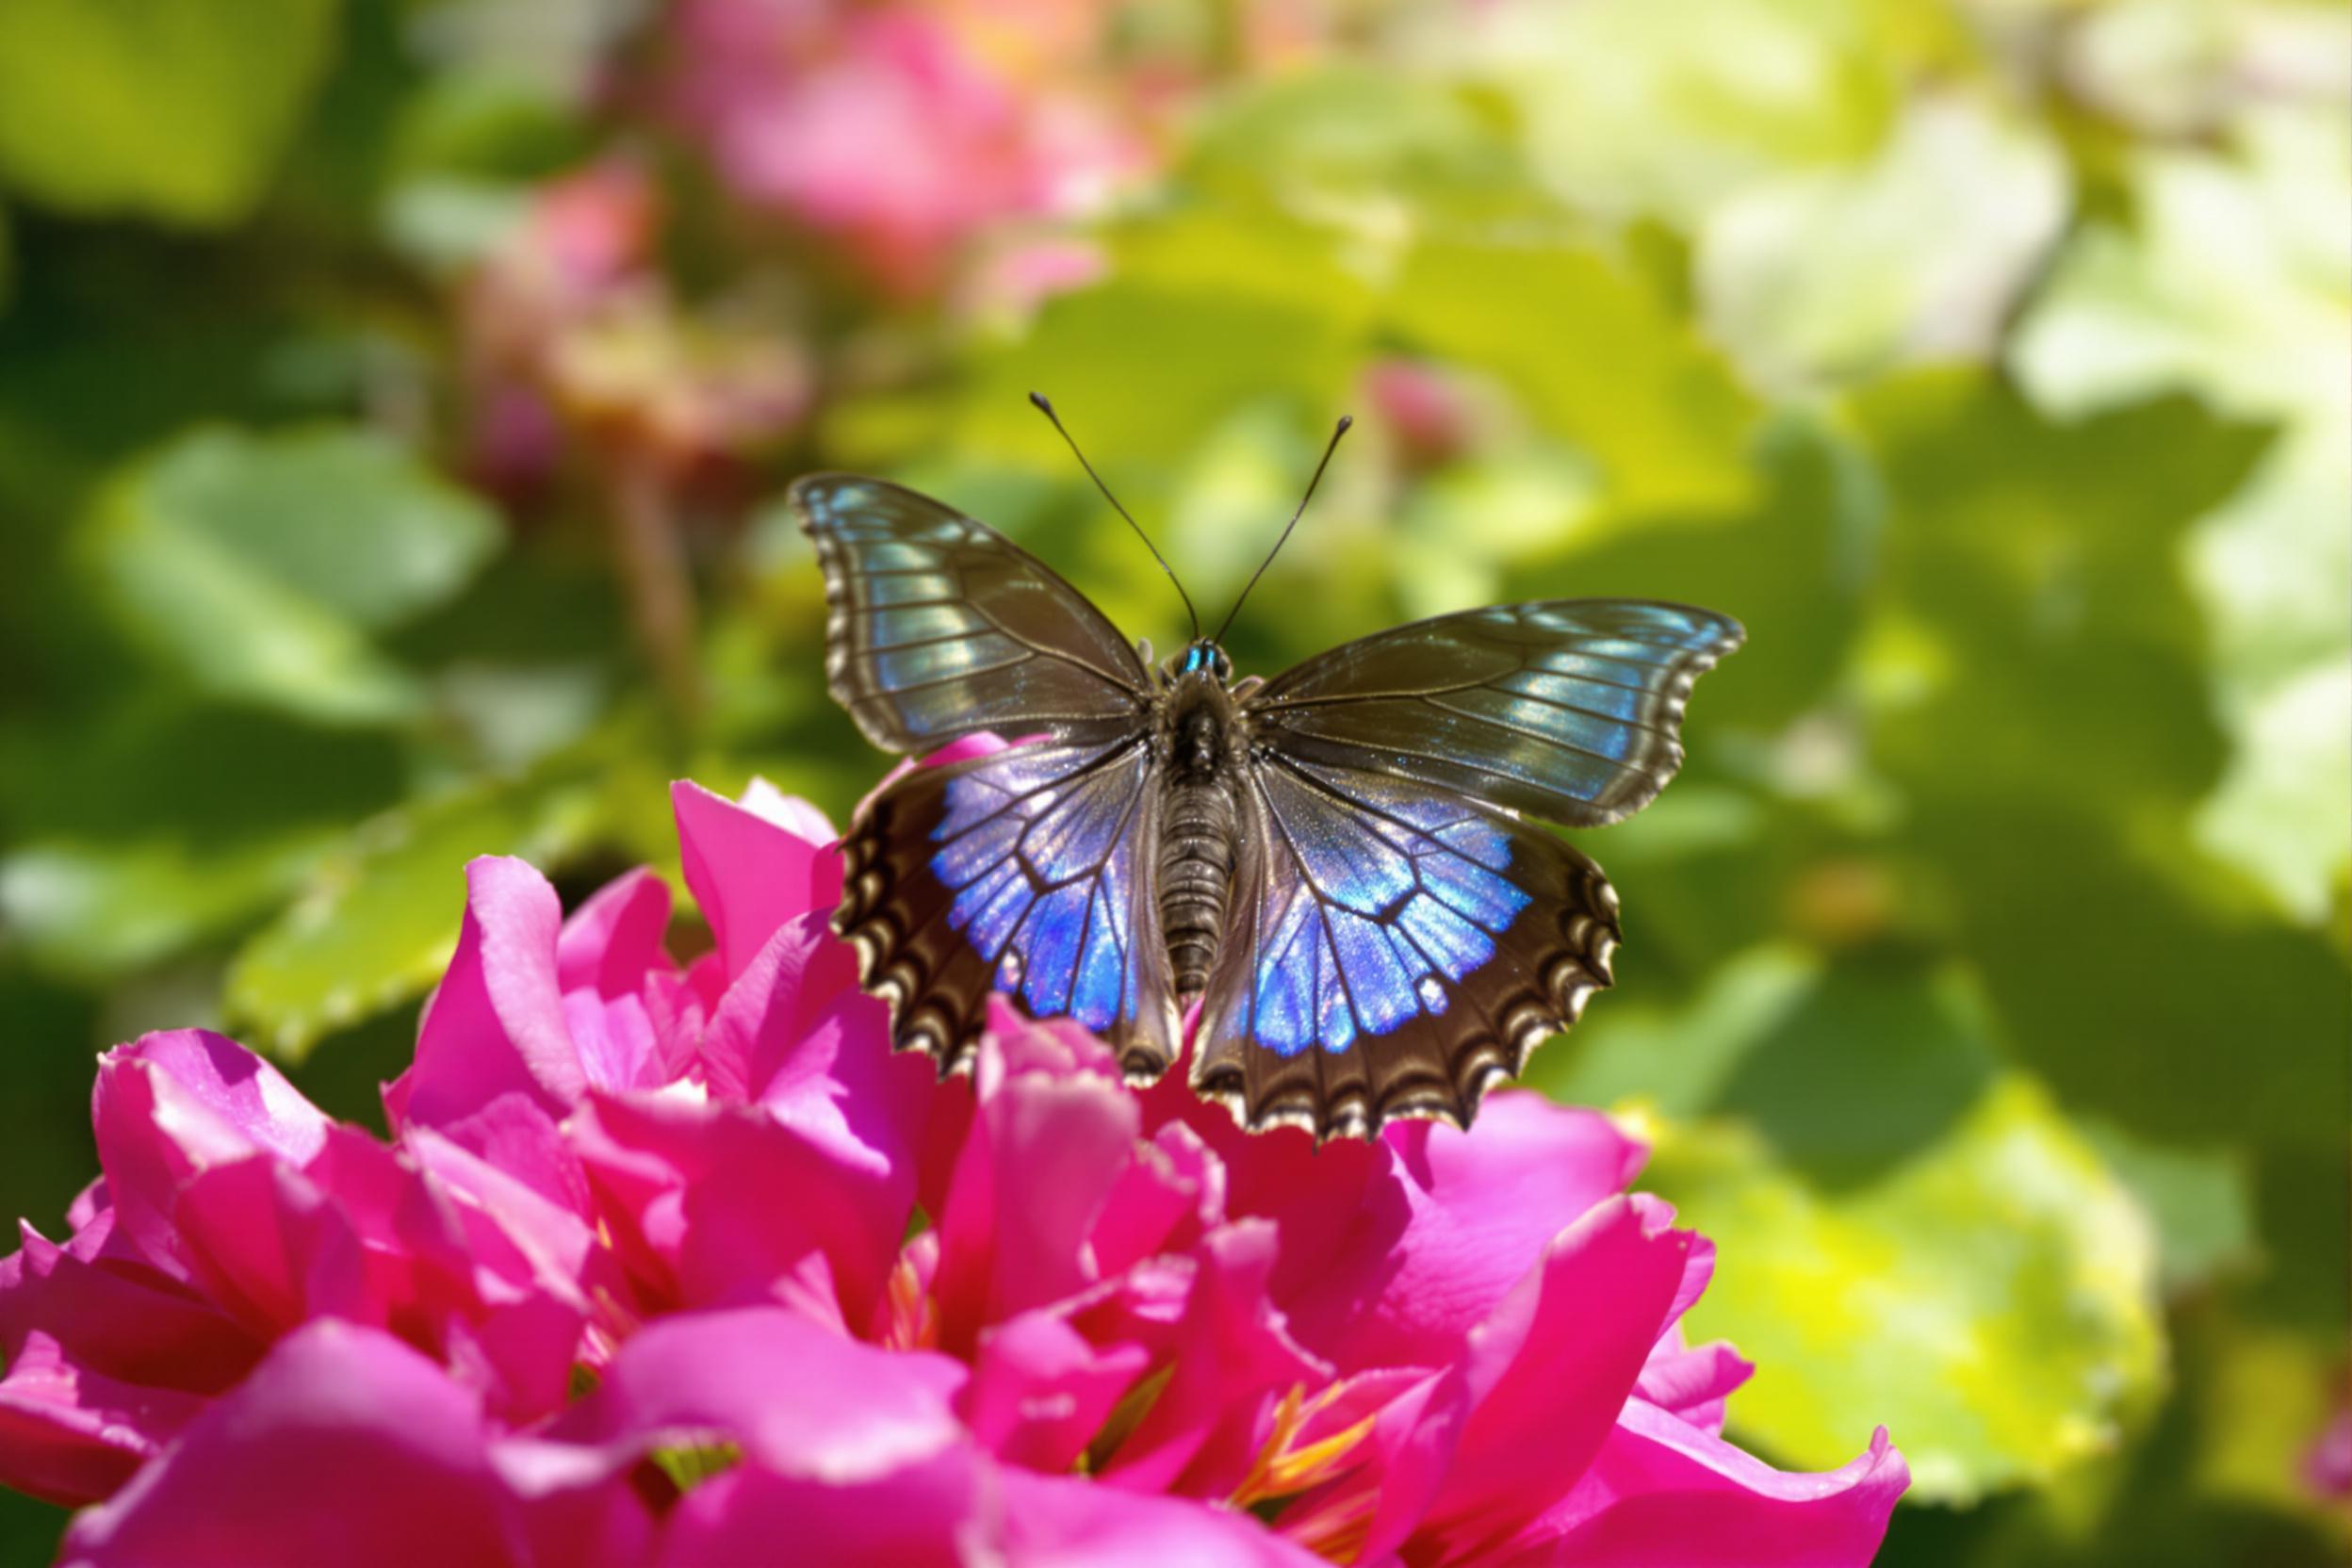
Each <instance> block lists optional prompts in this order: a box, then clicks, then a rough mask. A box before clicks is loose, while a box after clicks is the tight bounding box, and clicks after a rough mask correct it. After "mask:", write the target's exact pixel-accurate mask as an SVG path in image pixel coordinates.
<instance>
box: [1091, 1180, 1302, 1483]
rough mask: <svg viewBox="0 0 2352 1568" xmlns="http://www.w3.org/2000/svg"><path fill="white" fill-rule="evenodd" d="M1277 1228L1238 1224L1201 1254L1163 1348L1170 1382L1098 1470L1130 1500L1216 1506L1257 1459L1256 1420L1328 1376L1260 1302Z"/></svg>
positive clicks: (1220, 1234) (1209, 1240) (1211, 1240)
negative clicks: (1183, 1499)
mask: <svg viewBox="0 0 2352 1568" xmlns="http://www.w3.org/2000/svg"><path fill="white" fill-rule="evenodd" d="M1274 1238H1275V1232H1274V1227H1273V1226H1272V1225H1270V1224H1268V1223H1266V1221H1264V1220H1245V1221H1242V1222H1241V1223H1239V1224H1235V1225H1231V1226H1227V1227H1225V1228H1224V1229H1222V1230H1220V1231H1217V1233H1214V1234H1212V1235H1211V1236H1209V1237H1208V1238H1207V1240H1206V1241H1205V1242H1204V1243H1203V1244H1202V1246H1201V1250H1200V1253H1199V1264H1198V1268H1197V1272H1196V1273H1195V1276H1194V1280H1193V1286H1192V1290H1191V1293H1190V1294H1189V1296H1188V1297H1187V1298H1186V1299H1185V1302H1184V1317H1183V1319H1182V1320H1181V1321H1180V1322H1179V1323H1178V1324H1177V1327H1176V1332H1175V1335H1174V1337H1173V1341H1172V1344H1171V1345H1170V1348H1169V1359H1170V1360H1171V1361H1172V1363H1173V1364H1174V1368H1175V1370H1174V1372H1173V1373H1172V1375H1171V1376H1170V1377H1169V1379H1168V1386H1167V1387H1166V1388H1165V1389H1163V1390H1161V1392H1160V1396H1159V1397H1158V1398H1157V1399H1155V1400H1153V1401H1152V1408H1151V1409H1150V1410H1149V1411H1148V1412H1146V1413H1145V1414H1144V1417H1143V1419H1142V1420H1141V1421H1139V1422H1137V1423H1136V1425H1135V1430H1134V1431H1133V1432H1132V1433H1130V1434H1129V1435H1128V1437H1127V1440H1126V1441H1125V1442H1123V1443H1121V1444H1120V1445H1119V1448H1118V1450H1117V1452H1115V1453H1114V1454H1113V1455H1112V1457H1111V1459H1110V1461H1109V1462H1108V1463H1107V1464H1105V1465H1104V1467H1103V1478H1104V1480H1105V1482H1107V1483H1109V1484H1114V1485H1118V1486H1121V1487H1125V1488H1127V1489H1128V1490H1130V1491H1138V1492H1157V1491H1168V1490H1174V1491H1183V1492H1187V1493H1190V1494H1192V1495H1199V1496H1221V1495H1224V1494H1226V1493H1228V1492H1230V1491H1231V1490H1232V1489H1233V1486H1234V1485H1235V1484H1237V1483H1238V1482H1239V1481H1240V1479H1241V1478H1242V1476H1243V1475H1244V1474H1245V1473H1246V1472H1247V1471H1248V1470H1249V1468H1250V1462H1251V1461H1252V1460H1253V1459H1254V1458H1255V1457H1256V1454H1257V1451H1258V1447H1259V1439H1260V1431H1259V1427H1260V1419H1261V1417H1262V1416H1263V1415H1264V1414H1265V1413H1266V1410H1267V1409H1268V1408H1269V1407H1270V1406H1271V1405H1272V1404H1273V1402H1274V1401H1275V1400H1276V1399H1278V1398H1280V1397H1282V1395H1283V1394H1285V1393H1287V1392H1289V1391H1290V1390H1292V1389H1293V1388H1299V1387H1304V1388H1318V1387H1320V1386H1322V1385H1323V1384H1324V1383H1326V1382H1328V1381H1330V1380H1331V1368H1330V1367H1329V1366H1328V1365H1326V1364H1323V1363H1321V1362H1318V1361H1316V1360H1315V1358H1314V1357H1313V1356H1311V1355H1309V1354H1307V1353H1306V1352H1305V1351H1304V1350H1301V1349H1300V1348H1299V1346H1298V1345H1297V1344H1296V1343H1295V1342H1294V1341H1293V1340H1292V1339H1291V1337H1290V1335H1289V1334H1288V1333H1287V1332H1285V1331H1283V1328H1282V1315H1281V1314H1279V1313H1277V1312H1275V1311H1274V1309H1273V1307H1272V1305H1271V1304H1270V1303H1269V1302H1268V1301H1267V1299H1266V1280H1267V1278H1268V1276H1270V1275H1271V1274H1272V1272H1273V1267H1274V1258H1275V1239H1274Z"/></svg>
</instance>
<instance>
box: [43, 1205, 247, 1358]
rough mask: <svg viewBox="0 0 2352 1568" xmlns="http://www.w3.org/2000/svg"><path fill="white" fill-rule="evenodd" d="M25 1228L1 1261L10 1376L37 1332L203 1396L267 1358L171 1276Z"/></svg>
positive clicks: (68, 1348) (71, 1351)
mask: <svg viewBox="0 0 2352 1568" xmlns="http://www.w3.org/2000/svg"><path fill="white" fill-rule="evenodd" d="M20 1230H21V1233H22V1235H23V1238H24V1247H23V1250H20V1251H18V1252H17V1253H15V1254H14V1255H13V1256H11V1257H9V1258H8V1259H6V1260H5V1261H0V1363H5V1364H7V1366H8V1371H9V1376H10V1377H11V1378H13V1377H14V1375H15V1373H16V1370H17V1366H18V1360H17V1358H18V1357H19V1355H20V1354H21V1353H22V1352H23V1350H24V1345H25V1343H26V1342H27V1341H28V1340H29V1339H31V1338H32V1337H34V1336H35V1335H36V1334H39V1335H42V1336H48V1337H52V1338H54V1339H55V1341H56V1342H57V1345H58V1346H59V1348H61V1350H62V1351H63V1353H64V1354H65V1355H67V1356H69V1357H71V1358H72V1359H73V1361H74V1362H75V1363H77V1364H81V1365H83V1366H86V1367H89V1368H90V1369H92V1370H94V1371H96V1372H99V1373H101V1374H103V1375H105V1376H107V1377H110V1378H116V1379H120V1380H124V1381H126V1382H129V1383H134V1384H145V1385H150V1386H155V1387H159V1388H174V1389H184V1390H188V1391H189V1392H192V1393H198V1394H218V1393H220V1392H221V1390H223V1389H225V1388H228V1387H229V1386H231V1385H232V1384H234V1383H235V1382H236V1381H237V1380H238V1379H240V1378H242V1377H243V1376H244V1375H245V1374H246V1373H247V1372H248V1371H250V1370H252V1368H253V1363H254V1362H255V1361H256V1360H257V1359H258V1358H259V1357H260V1354H261V1349H262V1347H261V1344H260V1342H259V1341H257V1340H255V1339H254V1338H253V1336H252V1335H251V1334H249V1333H247V1332H246V1331H243V1330H241V1329H239V1328H238V1327H237V1325H236V1324H234V1323H232V1322H231V1321H230V1320H229V1319H228V1318H227V1317H225V1316H223V1315H221V1312H220V1311H219V1309H218V1308H216V1307H214V1306H213V1305H212V1304H210V1303H209V1302H207V1301H205V1300H204V1299H202V1298H201V1297H199V1296H197V1295H196V1294H194V1293H193V1292H191V1291H189V1290H188V1289H187V1288H186V1287H185V1286H183V1285H181V1284H179V1283H177V1282H174V1281H173V1280H172V1279H171V1278H170V1277H169V1276H167V1275H164V1274H162V1273H159V1272H157V1271H156V1270H155V1269H152V1268H149V1267H147V1266H143V1265H139V1264H133V1263H129V1262H126V1261H123V1260H120V1259H115V1258H107V1257H98V1258H94V1259H93V1258H86V1257H83V1256H80V1255H78V1254H77V1253H76V1252H75V1251H70V1250H66V1249H64V1248H61V1247H58V1246H57V1245H56V1244H55V1243H53V1242H51V1241H49V1240H47V1239H46V1238H44V1237H43V1236H42V1235H41V1233H40V1232H38V1231H36V1230H34V1229H33V1228H32V1227H31V1226H30V1225H25V1226H22V1227H20ZM82 1239H83V1238H81V1237H77V1238H76V1240H77V1241H80V1240H82Z"/></svg>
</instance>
